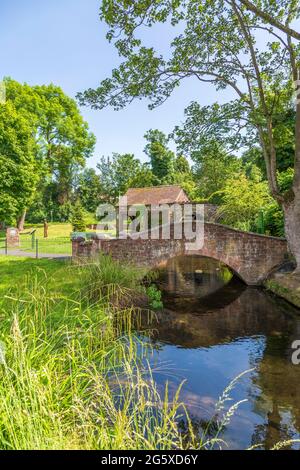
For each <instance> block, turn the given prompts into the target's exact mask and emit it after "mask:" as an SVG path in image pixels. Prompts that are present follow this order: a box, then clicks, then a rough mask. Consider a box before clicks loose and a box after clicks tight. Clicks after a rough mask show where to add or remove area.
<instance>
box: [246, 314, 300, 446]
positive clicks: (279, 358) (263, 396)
mask: <svg viewBox="0 0 300 470" xmlns="http://www.w3.org/2000/svg"><path fill="white" fill-rule="evenodd" d="M299 325H300V320H295V323H294V326H295V328H294V329H293V330H290V331H289V332H287V333H285V334H282V335H276V336H269V337H268V338H267V339H266V348H265V351H264V355H263V358H262V360H261V361H260V364H259V366H258V369H257V372H258V373H257V375H256V377H255V379H254V384H255V385H256V386H258V387H259V390H260V395H259V396H258V397H257V399H256V401H255V402H254V408H255V411H256V412H258V413H262V412H264V415H265V419H266V422H265V424H264V425H259V426H256V428H255V431H254V433H253V436H252V443H253V444H257V443H263V446H264V448H266V449H269V448H270V447H272V445H274V444H275V443H276V442H279V441H282V440H289V439H293V438H299V437H300V394H299V387H300V367H299V366H295V365H293V364H292V362H291V350H290V347H291V344H292V342H293V340H294V339H295V332H297V331H298V329H299ZM298 448H299V446H298Z"/></svg>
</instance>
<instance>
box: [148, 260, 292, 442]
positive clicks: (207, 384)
mask: <svg viewBox="0 0 300 470" xmlns="http://www.w3.org/2000/svg"><path fill="white" fill-rule="evenodd" d="M158 285H159V287H160V289H161V290H162V292H163V302H164V310H163V311H161V312H158V313H157V318H156V319H155V320H153V322H152V323H151V325H150V326H149V332H150V330H151V335H150V333H149V337H148V336H147V332H146V333H145V336H143V337H144V338H146V340H147V341H151V343H152V345H153V346H154V348H153V354H152V356H151V366H152V368H153V370H154V378H155V380H156V382H157V384H158V386H159V387H160V388H161V389H162V390H163V388H164V386H165V383H166V381H167V380H168V381H169V386H170V390H171V391H172V392H175V390H176V389H177V387H178V386H179V385H180V384H181V382H182V381H183V380H185V383H184V386H183V389H182V392H181V395H180V397H181V400H182V401H183V402H184V403H185V404H186V406H187V408H188V411H189V413H190V416H191V417H192V420H193V424H194V427H195V429H199V433H201V430H202V429H203V428H205V423H207V422H208V421H209V420H210V419H211V418H212V417H213V416H214V414H215V406H216V403H217V401H218V398H219V397H220V395H221V394H222V392H223V391H224V389H225V388H226V387H227V385H228V384H229V382H230V381H232V380H233V379H234V378H235V377H237V376H238V375H239V374H240V373H242V372H244V371H246V370H249V369H253V370H252V371H251V372H248V373H247V374H246V375H244V376H243V377H242V378H241V379H240V380H239V381H238V383H237V384H236V386H235V388H234V389H233V390H232V392H231V397H232V398H233V401H232V402H228V404H227V408H228V406H231V405H232V404H233V403H235V402H237V401H239V400H244V399H246V400H247V401H246V402H244V403H242V404H241V405H240V406H239V408H238V410H237V412H236V413H235V415H234V416H233V418H232V419H231V422H230V423H229V424H228V425H227V426H226V428H225V431H224V433H223V434H222V438H223V439H224V440H225V441H226V443H227V445H228V448H229V449H245V448H248V447H249V446H252V445H255V444H262V447H263V448H266V449H270V448H271V447H272V446H273V445H274V444H275V443H277V442H278V441H283V440H286V439H296V438H300V365H298V366H296V365H293V364H292V361H291V355H292V352H293V351H292V349H291V345H292V343H293V341H294V340H296V339H300V310H297V309H295V308H293V307H292V306H290V305H289V304H288V303H286V302H284V301H282V300H281V299H279V298H275V297H273V296H272V295H270V294H268V293H267V292H266V291H264V290H263V289H258V288H252V287H251V288H250V287H247V286H245V285H244V284H243V283H242V282H241V281H239V280H238V279H237V278H236V277H235V276H233V274H232V273H231V272H230V271H229V270H228V268H227V267H225V266H224V265H221V264H220V263H218V262H216V261H214V260H211V259H208V258H202V257H193V256H191V257H182V258H180V257H179V258H176V259H173V260H171V261H170V262H169V263H168V265H167V267H166V268H164V269H161V270H160V276H159V280H158ZM143 330H145V327H143ZM146 330H147V328H146ZM290 448H296V449H298V448H299V444H294V445H291V446H290Z"/></svg>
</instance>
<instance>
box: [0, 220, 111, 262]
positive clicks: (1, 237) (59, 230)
mask: <svg viewBox="0 0 300 470" xmlns="http://www.w3.org/2000/svg"><path fill="white" fill-rule="evenodd" d="M33 229H36V233H35V239H36V240H38V251H39V253H40V254H50V255H52V254H61V255H67V256H70V255H71V254H72V245H71V241H70V237H71V233H72V225H71V224H69V223H53V224H49V226H48V238H44V226H43V224H36V225H26V227H25V230H24V231H23V232H22V233H21V235H20V249H21V250H22V251H26V252H29V253H34V252H35V251H36V245H35V244H34V247H33V245H32V237H31V235H30V234H29V233H30V232H31V231H32V230H33ZM86 231H87V232H93V230H88V229H87V230H86ZM97 232H98V233H99V232H104V231H102V230H101V231H97ZM105 233H109V234H110V235H114V233H115V231H114V230H109V231H108V232H105ZM4 248H5V232H4V231H0V249H4Z"/></svg>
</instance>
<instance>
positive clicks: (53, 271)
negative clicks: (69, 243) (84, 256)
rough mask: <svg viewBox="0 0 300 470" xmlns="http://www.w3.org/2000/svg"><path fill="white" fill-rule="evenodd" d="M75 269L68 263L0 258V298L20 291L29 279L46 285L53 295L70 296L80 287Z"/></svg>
mask: <svg viewBox="0 0 300 470" xmlns="http://www.w3.org/2000/svg"><path fill="white" fill-rule="evenodd" d="M76 269H77V266H76V265H72V264H71V263H70V262H69V261H62V260H51V259H38V260H36V259H30V258H18V257H15V256H0V297H2V298H3V296H4V295H6V294H7V293H8V292H9V291H16V290H18V291H20V290H22V287H23V286H24V287H25V285H26V284H28V281H30V279H31V280H37V282H40V283H42V284H45V285H46V284H47V286H48V287H49V289H50V290H51V292H52V293H53V294H54V295H56V294H62V295H66V296H70V295H72V294H73V293H75V292H76V291H78V289H79V287H80V278H79V277H78V276H76V275H74V271H75V270H76Z"/></svg>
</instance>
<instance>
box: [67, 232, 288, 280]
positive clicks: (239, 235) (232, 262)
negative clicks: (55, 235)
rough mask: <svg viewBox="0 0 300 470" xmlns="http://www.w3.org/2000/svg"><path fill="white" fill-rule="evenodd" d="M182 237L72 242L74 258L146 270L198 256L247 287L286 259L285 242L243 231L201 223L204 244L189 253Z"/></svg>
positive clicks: (263, 277)
mask: <svg viewBox="0 0 300 470" xmlns="http://www.w3.org/2000/svg"><path fill="white" fill-rule="evenodd" d="M189 242H190V240H186V239H185V238H183V239H181V240H176V239H175V237H174V226H171V237H170V239H168V240H165V239H161V238H159V239H151V238H148V239H142V238H141V237H139V238H138V237H137V236H135V238H127V239H120V238H117V239H98V238H97V236H96V235H95V238H94V239H92V240H91V241H88V242H85V241H84V240H83V239H80V238H79V239H75V240H73V258H74V259H76V258H80V257H95V256H97V254H98V253H100V252H102V253H106V254H111V256H112V257H113V258H114V259H117V260H120V261H126V262H132V263H134V264H136V265H139V266H147V267H149V269H151V268H155V267H158V266H163V265H164V264H165V263H166V262H167V261H168V260H169V259H171V258H174V257H176V256H180V255H187V256H189V255H200V256H206V257H209V258H213V259H215V260H218V261H220V262H222V263H224V264H226V265H227V266H228V267H229V268H231V269H232V271H233V272H234V273H235V274H237V275H238V276H239V277H240V278H241V279H242V280H243V281H244V282H245V283H246V284H248V285H259V284H261V283H262V282H263V281H264V280H265V279H266V278H267V276H268V275H269V273H270V272H271V271H272V270H274V269H275V268H276V267H278V266H280V265H281V264H282V263H283V262H284V261H285V260H286V258H287V255H288V248H287V242H286V240H285V239H283V238H277V237H269V236H265V235H259V234H257V233H250V232H243V231H240V230H235V229H232V228H231V227H227V226H225V225H221V224H215V223H205V224H204V243H203V246H202V248H201V249H197V250H190V249H189V250H188V249H187V243H189Z"/></svg>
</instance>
